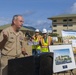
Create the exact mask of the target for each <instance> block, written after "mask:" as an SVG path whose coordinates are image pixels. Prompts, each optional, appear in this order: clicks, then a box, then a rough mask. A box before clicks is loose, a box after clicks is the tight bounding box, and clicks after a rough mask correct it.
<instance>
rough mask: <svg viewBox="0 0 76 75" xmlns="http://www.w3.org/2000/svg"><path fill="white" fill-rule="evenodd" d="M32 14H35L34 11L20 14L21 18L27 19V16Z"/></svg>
mask: <svg viewBox="0 0 76 75" xmlns="http://www.w3.org/2000/svg"><path fill="white" fill-rule="evenodd" d="M32 14H35V12H34V11H30V10H27V11H25V12H24V13H22V16H24V17H27V16H30V15H32Z"/></svg>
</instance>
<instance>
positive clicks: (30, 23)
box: [24, 20, 51, 30]
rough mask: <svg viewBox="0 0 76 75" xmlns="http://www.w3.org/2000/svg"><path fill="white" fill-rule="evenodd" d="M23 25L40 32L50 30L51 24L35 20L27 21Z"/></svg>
mask: <svg viewBox="0 0 76 75" xmlns="http://www.w3.org/2000/svg"><path fill="white" fill-rule="evenodd" d="M24 25H26V26H32V27H34V28H38V29H40V30H42V29H43V28H46V29H51V28H50V25H51V22H50V21H49V20H36V21H32V20H31V21H30V20H27V21H26V22H25V24H24Z"/></svg>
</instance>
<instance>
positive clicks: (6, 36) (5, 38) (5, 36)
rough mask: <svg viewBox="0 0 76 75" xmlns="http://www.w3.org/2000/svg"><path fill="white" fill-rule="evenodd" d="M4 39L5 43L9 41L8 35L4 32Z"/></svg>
mask: <svg viewBox="0 0 76 75" xmlns="http://www.w3.org/2000/svg"><path fill="white" fill-rule="evenodd" d="M3 38H4V39H3V40H5V41H7V39H8V35H7V33H6V32H4V31H3Z"/></svg>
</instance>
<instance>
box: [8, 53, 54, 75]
mask: <svg viewBox="0 0 76 75" xmlns="http://www.w3.org/2000/svg"><path fill="white" fill-rule="evenodd" d="M52 56H53V54H52V53H41V54H40V55H39V56H28V57H23V58H16V59H10V60H8V75H47V74H48V75H52V73H53V71H52V70H53V57H52Z"/></svg>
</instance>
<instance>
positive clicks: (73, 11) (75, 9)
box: [69, 2, 76, 14]
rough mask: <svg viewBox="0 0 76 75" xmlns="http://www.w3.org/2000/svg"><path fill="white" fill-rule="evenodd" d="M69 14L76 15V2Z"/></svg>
mask: <svg viewBox="0 0 76 75" xmlns="http://www.w3.org/2000/svg"><path fill="white" fill-rule="evenodd" d="M69 12H70V13H71V14H74V13H76V2H75V3H74V4H73V5H72V6H71V8H70V10H69Z"/></svg>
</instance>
